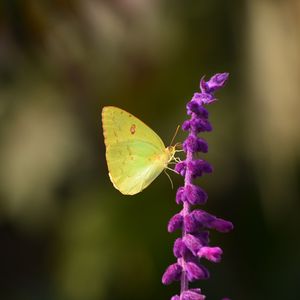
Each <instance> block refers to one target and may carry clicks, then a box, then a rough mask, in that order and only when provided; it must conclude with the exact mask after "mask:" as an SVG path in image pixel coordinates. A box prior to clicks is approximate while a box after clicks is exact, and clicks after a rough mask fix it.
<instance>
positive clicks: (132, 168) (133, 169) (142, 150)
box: [102, 106, 180, 195]
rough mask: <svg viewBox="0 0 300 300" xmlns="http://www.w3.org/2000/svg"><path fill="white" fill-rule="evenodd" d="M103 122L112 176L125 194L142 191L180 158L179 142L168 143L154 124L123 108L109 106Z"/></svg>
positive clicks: (116, 185) (109, 169)
mask: <svg viewBox="0 0 300 300" xmlns="http://www.w3.org/2000/svg"><path fill="white" fill-rule="evenodd" d="M102 125H103V135H104V142H105V146H106V161H107V165H108V171H109V178H110V180H111V182H112V183H113V185H114V187H115V188H116V189H118V190H119V191H120V192H121V193H122V194H124V195H135V194H137V193H139V192H141V191H142V190H143V189H145V188H146V187H147V186H149V184H150V183H151V182H152V181H153V180H154V179H155V178H156V177H157V176H158V175H159V174H160V173H161V172H162V171H163V170H165V169H166V168H168V164H169V163H170V162H172V161H177V160H176V158H175V157H174V155H175V153H176V152H177V151H180V150H176V145H175V146H168V147H166V146H165V145H164V143H163V141H162V140H161V138H160V137H159V136H158V135H157V134H156V133H155V132H154V131H153V130H152V129H151V128H150V127H148V126H147V125H146V124H145V123H144V122H142V121H141V120H139V119H138V118H137V117H135V116H133V115H132V114H130V113H128V112H126V111H125V110H123V109H120V108H118V107H114V106H105V107H104V108H103V109H102Z"/></svg>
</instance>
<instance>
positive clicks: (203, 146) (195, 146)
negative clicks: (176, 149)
mask: <svg viewBox="0 0 300 300" xmlns="http://www.w3.org/2000/svg"><path fill="white" fill-rule="evenodd" d="M183 150H184V151H185V152H187V151H191V152H193V153H195V152H203V153H206V152H207V151H208V144H207V142H206V141H205V140H204V139H202V138H199V137H197V136H196V135H194V134H190V135H189V136H188V137H187V139H186V140H185V141H184V142H183Z"/></svg>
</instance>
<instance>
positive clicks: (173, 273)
mask: <svg viewBox="0 0 300 300" xmlns="http://www.w3.org/2000/svg"><path fill="white" fill-rule="evenodd" d="M181 272H182V267H181V266H180V265H179V264H178V263H175V264H172V265H170V266H169V267H168V268H167V269H166V271H165V273H164V275H163V277H162V283H163V284H165V285H168V284H171V283H172V282H173V281H178V280H180V276H181Z"/></svg>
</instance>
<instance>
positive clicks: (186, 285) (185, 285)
mask: <svg viewBox="0 0 300 300" xmlns="http://www.w3.org/2000/svg"><path fill="white" fill-rule="evenodd" d="M192 160H193V153H192V152H191V151H187V154H186V161H187V162H189V161H192ZM191 183H192V172H191V171H190V170H189V168H187V171H186V174H185V178H184V186H185V187H186V186H187V185H188V184H191ZM189 213H190V204H189V203H188V202H184V203H183V210H182V216H183V218H185V216H187V215H188V214H189ZM182 229H183V230H182V238H184V237H185V235H186V233H187V232H186V229H185V226H184V225H183V228H182ZM185 263H186V262H185V258H184V257H182V258H181V265H182V269H183V272H182V274H181V291H180V294H182V293H183V292H185V291H187V290H188V289H189V281H188V278H187V274H186V271H185Z"/></svg>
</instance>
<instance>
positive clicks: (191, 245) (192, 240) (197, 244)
mask: <svg viewBox="0 0 300 300" xmlns="http://www.w3.org/2000/svg"><path fill="white" fill-rule="evenodd" d="M182 240H183V242H184V244H185V245H186V247H187V248H188V249H189V250H191V252H192V253H193V254H194V255H195V256H196V255H197V253H198V252H199V251H200V249H201V247H202V246H203V245H202V243H201V241H200V240H199V239H198V238H196V237H195V236H194V235H192V234H186V235H185V236H184V237H183V239H182Z"/></svg>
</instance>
